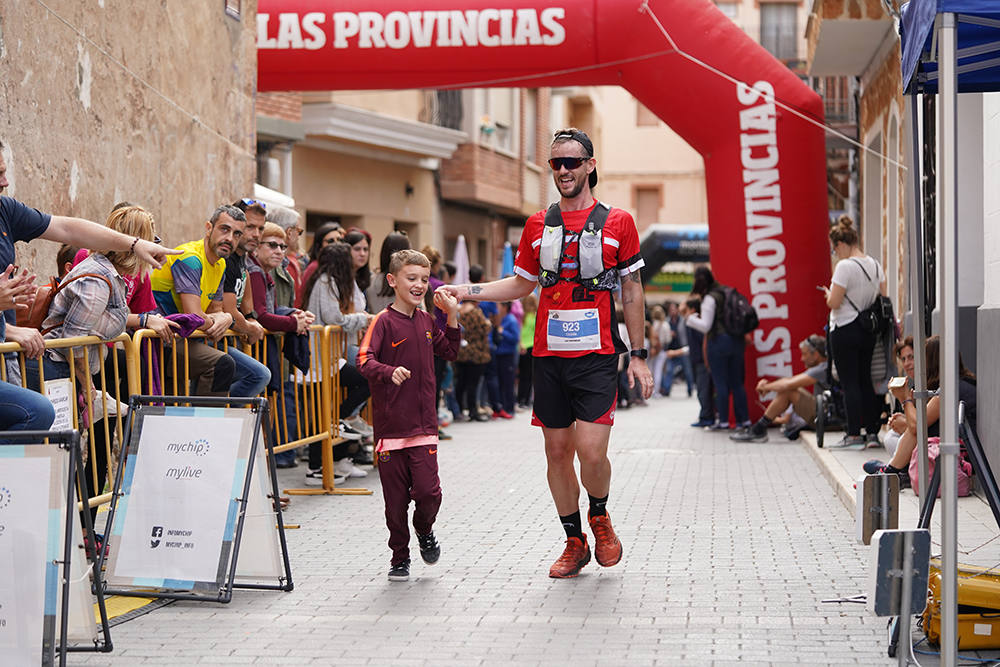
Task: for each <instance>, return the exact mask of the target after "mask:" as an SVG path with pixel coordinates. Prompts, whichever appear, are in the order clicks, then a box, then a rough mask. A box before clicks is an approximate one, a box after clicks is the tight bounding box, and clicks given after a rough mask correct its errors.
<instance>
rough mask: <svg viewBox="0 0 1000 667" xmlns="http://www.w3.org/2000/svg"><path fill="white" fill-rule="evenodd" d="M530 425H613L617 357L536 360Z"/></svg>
mask: <svg viewBox="0 0 1000 667" xmlns="http://www.w3.org/2000/svg"><path fill="white" fill-rule="evenodd" d="M533 380H534V386H535V402H534V406H533V407H534V414H532V419H531V423H532V424H534V425H535V426H544V427H546V428H568V427H569V426H572V425H573V423H574V422H575V421H576V420H578V419H579V420H580V421H585V422H592V423H594V424H611V423H613V422H614V420H615V407H616V405H617V402H618V355H617V354H588V355H587V356H584V357H572V358H566V357H535V358H534V370H533Z"/></svg>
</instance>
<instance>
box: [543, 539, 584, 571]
mask: <svg viewBox="0 0 1000 667" xmlns="http://www.w3.org/2000/svg"><path fill="white" fill-rule="evenodd" d="M589 562H590V547H588V546H587V536H586V535H584V536H583V540H582V541H581V540H580V538H578V537H570V538H567V540H566V548H565V549H564V550H563V552H562V555H561V556H559V558H558V560H556V562H555V563H553V564H552V567H550V568H549V576H550V577H552V578H553V579H570V578H572V577H575V576H576V575H578V574H580V570H581V569H583V566H584V565H586V564H587V563H589Z"/></svg>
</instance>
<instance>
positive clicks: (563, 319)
mask: <svg viewBox="0 0 1000 667" xmlns="http://www.w3.org/2000/svg"><path fill="white" fill-rule="evenodd" d="M594 205H595V206H596V205H597V204H596V202H595V204H594ZM591 210H593V206H592V207H590V208H588V209H585V210H582V211H568V212H567V211H563V214H562V216H563V224H564V226H565V228H566V236H565V237H564V238H563V258H564V260H565V261H564V262H563V266H562V270H561V271H560V274H559V275H560V278H561V280H560V281H559V282H558V283H556V284H555V285H553V286H552V287H543V288H542V290H541V297H540V298H539V300H538V314H537V316H536V324H535V348H534V355H535V356H536V357H550V356H555V357H582V356H584V355H587V354H615V353H618V352H624V351H625V350H626V347H625V345H624V344H623V343H622V341H621V338H620V337H619V335H618V322H617V320H616V318H615V303H614V298H613V294H614V293H613V292H610V291H590V290H587V289H585V288H584V287H583V286H582V285H580V284H579V283H577V282H575V281H574V278H575V277H576V275H577V267H578V262H577V246H578V243H577V241H578V239H579V237H580V231H581V230H582V229H583V224H584V223H585V222H586V221H587V216H588V215H590V212H591ZM544 226H545V211H539V212H538V213H535V214H534V215H532V216H531V217H530V218H528V221H527V222H526V223H525V225H524V232H522V233H521V242H520V244H519V245H518V248H517V257H516V258H515V260H514V273H516V274H517V275H519V276H521V277H522V278H526V279H528V280H532V281H537V280H538V274H539V273H540V271H541V265H540V263H539V261H538V253H539V247H540V246H541V242H542V228H543V227H544ZM603 235H604V268H605V269H611V268H614V269H616V270H617V271H618V274H619V276H625V275H628V274H629V273H631V272H633V271H638V270H639V269H640V268H642V266H644V265H645V262H643V260H642V255H640V254H639V232H638V231H637V230H636V228H635V221H634V220H632V216H631V215H629V214H628V212H627V211H623V210H622V209H620V208H612V209H611V211H610V212H609V213H608V220H607V222H605V223H604V229H603Z"/></svg>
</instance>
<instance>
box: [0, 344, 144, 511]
mask: <svg viewBox="0 0 1000 667" xmlns="http://www.w3.org/2000/svg"><path fill="white" fill-rule="evenodd" d="M92 345H108V346H109V347H110V348H111V349H110V350H109V353H108V354H107V355H101V358H100V362H99V367H98V372H97V374H96V377H95V378H94V389H95V392H94V394H91V395H88V396H85V397H84V401H85V405H84V406H83V407H84V408H86V414H87V415H88V417H89V418H88V419H87V423H86V424H83V428H81V422H82V415H81V409H82V408H81V406H80V404H79V401H78V399H77V392H76V375H77V371H76V363H75V362H76V360H77V359H82V360H83V362H84V363H85V364H88V367H89V363H90V355H91V349H90V346H92ZM45 349H46V350H66V352H65V354H66V356H67V357H68V362H69V372H70V377H69V379H70V381H71V382H72V387H73V389H72V390H71V392H70V396H69V399H70V400H69V401H68V404H69V406H70V425H71V428H72V429H74V430H79V431H81V435H84V436H86V438H85V440H86V444H85V445H83V455H84V457H85V460H86V462H87V465H86V474H87V481H88V482H89V483H90V485H91V489H92V490H93V491H94V494H93V495H91V494H89V493H86V490H85V489H79V490H78V491H79V497H80V498H84V497H86V498H88V505H89V507H96V506H98V505H101V504H104V503H108V502H110V501H111V493H102V491H103V489H104V488H105V487H106V486H107V487H108V488H110V486H111V482H112V481H113V480H112V475H113V473H112V472H111V471H113V470H114V469H115V468H114V466H115V463H116V457H117V456H118V454H119V452H120V451H121V443H122V440H123V439H124V434H125V421H126V419H125V415H124V414H123V412H124V411H125V410H127V407H128V397H129V395H130V394H132V393H135V392H133V388H134V387H135V386H136V377H137V371H138V366H136V364H135V360H136V355H135V347H134V344H133V341H132V339H131V338H130V337H129V336H128V334H124V333H123V334H121V335H119V336H118V337H116V338H113V339H110V340H106V341H102V340H101V339H99V338H98V337H97V336H80V337H76V338H55V339H49V340H46V341H45ZM0 352H3V353H5V355H4V358H5V359H7V360H9V355H10V354H16V355H17V357H16V361H15V362H14V363H15V364H16V368H17V370H18V371H19V373H20V381H19V382H15V384H19V385H20V386H21V387H27V381H28V373H27V368H26V367H25V354H24V351H23V350H22V349H21V346H20V345H18V344H17V343H0ZM44 354H45V353H44V352H43V355H44ZM37 377H38V386H39V387H41V388H42V390H43V392H44V390H45V367H44V365H43V364H41V363H40V364H39V366H38V375H37ZM14 379H15V378H11V377H9V374H8V366H7V363H2V364H0V380H3V381H5V382H7V381H11V380H14ZM123 381H124V382H123ZM123 391H124V392H127V393H125V394H124V395H123ZM95 394H96V396H98V397H100V401H99V405H98V406H97V408H98V409H97V414H95V400H94V397H95ZM109 399H110V400H109ZM115 402H117V403H115ZM109 403H110V405H109ZM59 417H60V416H59V415H57V419H59ZM98 436H103V437H102V438H99V437H98ZM99 440H100V441H102V442H101V443H100V444H98V441H99ZM99 462H103V465H99ZM102 468H103V469H102ZM81 505H82V501H81ZM81 509H82V508H81Z"/></svg>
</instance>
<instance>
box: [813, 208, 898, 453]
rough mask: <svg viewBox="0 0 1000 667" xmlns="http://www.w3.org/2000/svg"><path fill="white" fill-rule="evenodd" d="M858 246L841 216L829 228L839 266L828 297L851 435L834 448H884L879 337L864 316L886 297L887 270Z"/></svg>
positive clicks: (848, 222)
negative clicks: (876, 362)
mask: <svg viewBox="0 0 1000 667" xmlns="http://www.w3.org/2000/svg"><path fill="white" fill-rule="evenodd" d="M858 242H859V239H858V232H857V230H855V229H854V224H853V222H852V221H851V219H850V218H849V217H848V216H846V215H842V216H840V217H839V218H838V219H837V221H836V222H835V223H834V224H833V225H832V226H831V227H830V252H831V254H832V255H833V256H834V257H836V258H837V264H836V266H835V267H834V269H833V278H832V280H831V282H830V286H829V287H826V288H824V294H825V295H826V305H827V307H829V308H830V347H831V350H830V351H831V356H830V358H831V359H832V360H833V363H834V366H835V367H836V369H837V375H838V377H839V378H840V385H841V387H843V389H844V404H845V406H846V408H847V434H846V435H845V436H844V439H843V440H841V441H840V442H839V443H838V444H837V445H834V446H840V447H852V448H859V449H863V448H864V447H866V446H876V447H877V446H878V445H879V439H878V432H879V416H880V409H879V403H878V398H877V396H876V394H875V389H874V387H873V386H872V379H871V368H872V356H873V353H874V349H875V333H874V332H872V331H867V330H866V329H865V328H864V327H863V326H862V323H861V318H860V317H859V315H860V314H861V312H862V311H864V310H866V309H867V308H868V307H869V306H871V305H872V303H874V302H875V299H876V298H877V297H878V296H879V294H881V295H883V296H884V295H885V294H886V286H885V272H884V271H882V267H881V266H879V263H878V262H877V261H876V260H875V259H873V258H871V257H869V256H867V255H866V254H865V253H864V252H862V251H861V248H860V246H859V245H858ZM862 427H864V429H865V435H864V436H862V435H861V429H862Z"/></svg>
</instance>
